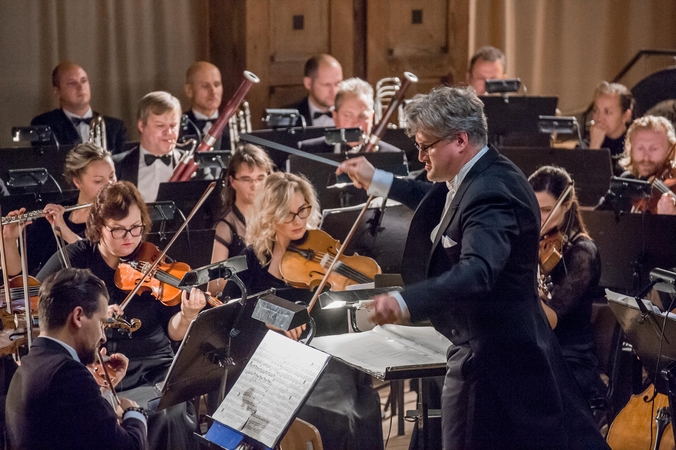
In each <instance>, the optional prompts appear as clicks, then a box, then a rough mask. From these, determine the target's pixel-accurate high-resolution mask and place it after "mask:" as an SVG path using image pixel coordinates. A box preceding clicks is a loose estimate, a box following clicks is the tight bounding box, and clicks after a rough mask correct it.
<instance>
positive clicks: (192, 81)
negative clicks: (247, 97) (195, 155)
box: [179, 61, 230, 150]
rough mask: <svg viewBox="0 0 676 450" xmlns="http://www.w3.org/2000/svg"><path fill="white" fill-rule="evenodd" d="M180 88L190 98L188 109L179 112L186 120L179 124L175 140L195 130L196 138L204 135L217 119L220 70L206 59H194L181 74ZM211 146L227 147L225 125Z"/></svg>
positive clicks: (221, 95) (220, 98)
mask: <svg viewBox="0 0 676 450" xmlns="http://www.w3.org/2000/svg"><path fill="white" fill-rule="evenodd" d="M183 90H184V92H185V96H186V97H188V99H189V100H190V109H188V110H187V111H185V112H184V113H183V114H185V116H186V117H187V118H188V120H190V122H188V123H186V124H185V126H183V127H182V128H181V130H180V134H179V140H181V139H182V138H183V137H186V136H191V135H197V132H198V131H199V137H200V140H201V139H204V136H205V135H206V134H207V133H208V132H209V130H210V129H211V127H212V126H213V125H214V123H215V122H216V120H217V119H218V108H219V107H220V106H221V100H222V98H223V84H222V82H221V71H220V70H218V67H216V66H214V65H213V64H211V63H209V62H206V61H197V62H196V63H194V64H193V65H191V66H190V67H189V68H188V70H187V72H186V74H185V85H184V86H183ZM191 122H192V123H191ZM195 128H197V130H195ZM213 147H214V149H216V150H220V149H224V148H225V149H229V148H230V138H229V137H228V129H227V126H226V127H225V128H224V130H223V134H222V135H221V137H219V138H218V139H217V140H216V143H215V144H214V145H213Z"/></svg>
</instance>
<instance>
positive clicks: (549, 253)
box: [538, 230, 567, 276]
mask: <svg viewBox="0 0 676 450" xmlns="http://www.w3.org/2000/svg"><path fill="white" fill-rule="evenodd" d="M566 241H567V239H566V235H564V234H563V233H562V232H560V231H558V230H553V231H550V232H549V233H547V234H545V235H544V236H542V237H541V238H540V248H539V251H538V258H539V261H540V274H541V275H543V276H547V275H549V273H550V272H551V271H552V270H554V267H556V265H557V264H558V263H559V261H561V258H563V247H564V245H565V244H566Z"/></svg>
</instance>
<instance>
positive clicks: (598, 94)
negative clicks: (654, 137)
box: [589, 81, 634, 176]
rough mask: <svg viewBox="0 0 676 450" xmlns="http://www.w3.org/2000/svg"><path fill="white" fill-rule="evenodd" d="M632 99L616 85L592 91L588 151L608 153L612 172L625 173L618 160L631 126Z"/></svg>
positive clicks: (624, 89) (625, 90)
mask: <svg viewBox="0 0 676 450" xmlns="http://www.w3.org/2000/svg"><path fill="white" fill-rule="evenodd" d="M633 110H634V98H633V96H632V95H631V91H630V90H629V89H627V88H626V87H625V86H624V85H621V84H619V83H608V82H607V81H602V82H601V83H599V85H598V86H596V90H595V91H594V119H593V120H592V123H591V127H590V128H589V148H590V149H600V148H607V149H609V150H610V157H611V158H612V160H613V171H614V172H615V175H618V176H619V175H620V174H621V173H622V172H623V171H624V169H623V168H622V166H620V165H619V163H618V162H619V160H620V158H622V154H623V153H624V138H625V136H626V134H627V127H628V126H629V124H630V123H631V119H632V113H633Z"/></svg>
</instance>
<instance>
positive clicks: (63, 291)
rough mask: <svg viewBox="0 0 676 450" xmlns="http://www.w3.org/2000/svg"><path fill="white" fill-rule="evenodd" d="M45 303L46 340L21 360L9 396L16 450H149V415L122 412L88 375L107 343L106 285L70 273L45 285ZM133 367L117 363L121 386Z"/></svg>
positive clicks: (133, 407)
mask: <svg viewBox="0 0 676 450" xmlns="http://www.w3.org/2000/svg"><path fill="white" fill-rule="evenodd" d="M39 298H40V300H39V315H40V336H39V337H37V338H36V339H35V340H34V341H33V345H31V348H30V351H29V352H28V354H27V355H26V356H24V357H22V358H21V367H20V368H19V370H18V371H17V372H16V373H15V374H14V377H13V379H12V382H11V384H10V387H9V392H8V396H7V406H6V427H7V437H8V440H9V448H11V449H24V450H30V449H46V448H49V449H85V448H98V449H144V448H147V447H148V441H147V426H148V425H147V421H146V417H145V416H144V411H143V410H142V409H141V408H139V407H138V404H137V403H136V402H134V401H132V400H129V399H127V398H124V397H119V408H118V410H117V411H115V410H114V409H113V407H112V406H111V404H110V403H108V401H107V400H106V399H105V398H104V397H103V396H102V395H101V391H100V388H99V385H98V384H97V382H96V381H95V379H94V377H93V376H92V374H91V373H90V372H89V370H88V369H87V368H86V367H85V366H86V365H87V364H91V363H93V362H94V361H95V355H96V352H97V351H98V348H99V345H100V344H101V343H103V342H105V341H106V337H105V335H104V334H103V333H102V328H101V324H102V321H104V320H106V318H107V306H108V291H107V289H106V286H105V284H104V283H103V281H101V280H100V279H98V278H97V277H95V276H94V275H92V273H91V272H90V271H88V270H86V269H65V270H63V271H60V272H58V273H57V274H54V275H52V276H50V277H48V278H47V279H46V280H44V284H43V285H42V287H41V288H40V296H39ZM128 363H129V360H128V359H127V358H126V357H125V356H124V355H122V354H120V353H113V354H111V355H110V361H109V364H110V365H111V367H112V368H113V369H114V370H115V378H116V379H121V378H122V377H124V375H125V372H126V370H127V364H128ZM120 420H121V422H119V421H120Z"/></svg>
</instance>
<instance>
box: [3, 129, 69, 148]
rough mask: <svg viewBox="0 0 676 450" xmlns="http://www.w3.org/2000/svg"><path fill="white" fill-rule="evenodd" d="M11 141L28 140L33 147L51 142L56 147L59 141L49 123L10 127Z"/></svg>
mask: <svg viewBox="0 0 676 450" xmlns="http://www.w3.org/2000/svg"><path fill="white" fill-rule="evenodd" d="M12 141H14V142H30V143H31V145H32V146H35V147H41V146H43V145H48V144H50V143H52V142H53V143H54V144H55V145H56V147H57V148H58V147H59V141H58V140H57V139H56V135H55V134H54V132H53V131H52V129H51V128H50V127H49V125H31V126H28V127H12Z"/></svg>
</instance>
